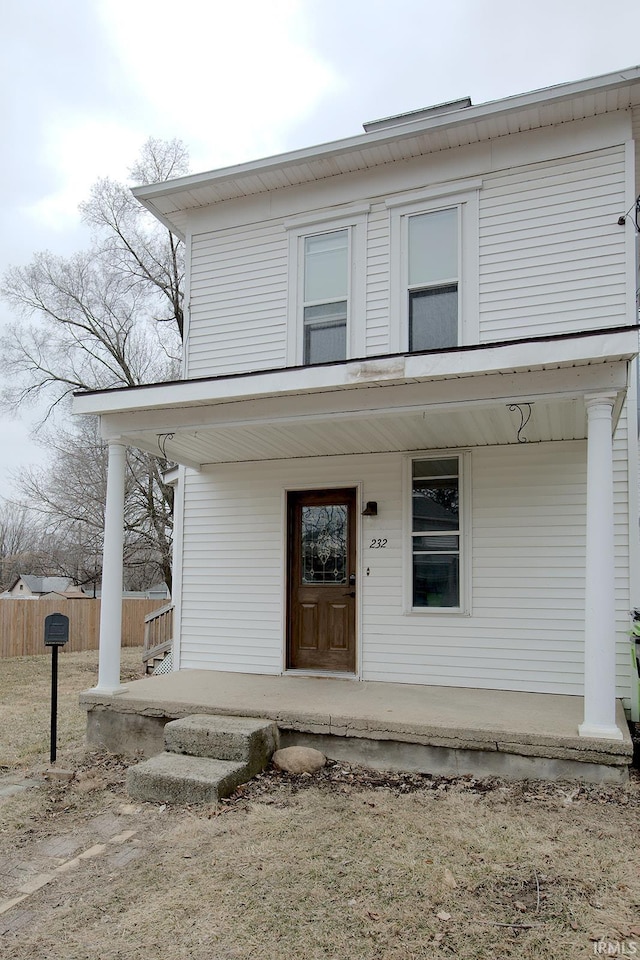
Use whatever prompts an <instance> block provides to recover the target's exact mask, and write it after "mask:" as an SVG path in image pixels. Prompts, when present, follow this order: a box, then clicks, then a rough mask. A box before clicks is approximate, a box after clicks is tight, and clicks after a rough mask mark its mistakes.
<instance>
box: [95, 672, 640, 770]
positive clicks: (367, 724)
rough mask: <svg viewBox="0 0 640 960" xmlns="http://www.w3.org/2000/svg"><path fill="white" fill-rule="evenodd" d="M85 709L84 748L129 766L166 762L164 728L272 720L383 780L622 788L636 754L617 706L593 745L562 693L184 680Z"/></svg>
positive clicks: (578, 707)
mask: <svg viewBox="0 0 640 960" xmlns="http://www.w3.org/2000/svg"><path fill="white" fill-rule="evenodd" d="M80 704H81V706H83V707H84V709H86V711H87V743H88V744H89V745H92V746H104V747H106V748H107V749H109V750H111V751H113V752H115V753H123V754H128V755H135V754H138V755H139V754H143V755H145V756H152V755H154V754H155V753H159V752H161V750H162V749H163V745H162V730H163V727H164V724H165V723H166V722H167V721H168V720H173V719H176V718H179V717H184V716H188V715H190V714H197V713H206V714H222V715H224V714H226V715H235V716H247V717H264V718H266V719H270V720H275V721H276V723H277V724H278V728H279V730H280V740H281V745H291V744H294V743H295V744H302V745H307V746H315V747H318V748H319V749H321V750H322V751H323V752H324V753H325V754H326V755H327V756H328V757H331V758H332V759H336V760H347V761H351V762H354V763H363V764H365V765H368V766H371V767H377V768H378V769H393V770H412V771H422V772H426V773H435V774H457V775H460V774H470V775H474V776H503V777H510V778H515V779H560V780H565V779H568V780H585V781H590V782H603V781H614V782H615V781H618V782H623V781H624V780H626V779H627V778H628V769H629V765H630V763H631V760H632V755H633V745H632V742H631V738H630V736H629V731H628V726H627V722H626V719H625V715H624V710H623V708H622V704H621V703H618V705H617V711H618V712H617V723H618V726H619V728H620V730H621V731H622V733H623V739H622V740H620V741H612V740H597V739H589V738H584V737H579V736H578V725H579V723H580V722H581V721H582V698H581V697H573V696H564V695H558V694H537V693H520V692H514V691H504V690H478V689H469V688H462V687H435V686H422V685H417V684H404V683H380V682H371V681H364V682H356V681H353V680H343V679H337V678H333V677H309V676H304V677H303V676H294V675H291V674H287V675H284V676H262V675H257V674H240V673H226V672H221V671H211V670H182V671H179V672H175V673H170V674H166V675H164V676H156V677H148V678H145V679H143V680H135V681H133V682H131V683H127V684H124V685H123V686H122V688H121V689H120V690H119V691H118V692H117V693H114V694H103V693H98V692H96V691H95V690H88V691H86V692H85V693H83V694H81V696H80Z"/></svg>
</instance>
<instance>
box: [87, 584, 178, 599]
mask: <svg viewBox="0 0 640 960" xmlns="http://www.w3.org/2000/svg"><path fill="white" fill-rule="evenodd" d="M93 595H94V592H93V587H92V588H91V596H93ZM95 596H96V597H97V598H98V599H100V598H101V597H102V587H99V586H97V587H96V589H95ZM122 597H123V599H126V600H136V599H137V600H169V599H170V594H169V588H168V587H167V585H166V583H154V584H153V586H151V587H147V589H146V590H123V591H122Z"/></svg>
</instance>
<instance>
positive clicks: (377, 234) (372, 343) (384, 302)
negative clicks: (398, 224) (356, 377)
mask: <svg viewBox="0 0 640 960" xmlns="http://www.w3.org/2000/svg"><path fill="white" fill-rule="evenodd" d="M388 352H389V211H388V210H387V208H386V207H385V206H384V204H381V203H378V204H376V205H375V206H373V207H372V209H371V213H370V214H369V221H368V229H367V329H366V353H367V356H380V355H381V354H384V353H388Z"/></svg>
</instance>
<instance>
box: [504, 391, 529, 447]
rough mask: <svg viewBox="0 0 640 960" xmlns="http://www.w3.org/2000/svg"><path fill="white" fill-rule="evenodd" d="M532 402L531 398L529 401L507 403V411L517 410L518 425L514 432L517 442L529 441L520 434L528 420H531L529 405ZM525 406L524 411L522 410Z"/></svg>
mask: <svg viewBox="0 0 640 960" xmlns="http://www.w3.org/2000/svg"><path fill="white" fill-rule="evenodd" d="M533 404H534V401H533V400H532V401H531V403H510V404H509V405H508V409H509V413H514V412H515V411H516V410H517V411H518V413H519V414H520V426H519V427H518V432H517V434H516V439H517V441H518V443H529V441H528V439H527V438H526V437H523V436H522V431H523V430H524V428H525V427H526V425H527V424H528V423H529V420H531V407H532V406H533ZM525 407H526V408H527V409H526V412H525V410H524V408H525Z"/></svg>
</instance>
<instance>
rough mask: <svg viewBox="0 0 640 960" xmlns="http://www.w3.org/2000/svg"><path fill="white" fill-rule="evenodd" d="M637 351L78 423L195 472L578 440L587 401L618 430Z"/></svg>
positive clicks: (227, 390)
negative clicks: (608, 402)
mask: <svg viewBox="0 0 640 960" xmlns="http://www.w3.org/2000/svg"><path fill="white" fill-rule="evenodd" d="M637 352H638V328H637V327H635V326H631V327H622V328H615V329H605V330H596V331H589V332H587V333H580V334H569V335H561V336H556V337H540V338H533V339H532V338H529V339H526V340H517V341H508V342H504V343H497V344H495V343H494V344H488V345H473V346H468V347H462V348H457V349H455V350H438V351H431V352H428V353H419V354H398V355H394V356H384V357H373V358H366V359H361V360H350V361H346V362H341V363H333V364H323V365H319V366H314V367H291V368H286V369H279V370H272V371H259V372H253V373H246V374H239V375H233V376H224V377H211V378H203V379H198V380H182V381H177V382H173V383H158V384H151V385H149V386H142V387H134V388H125V389H117V390H107V391H92V392H87V393H80V394H76V396H75V398H74V412H75V413H79V414H89V415H94V416H96V415H97V416H100V417H101V423H102V435H103V436H104V437H105V439H110V440H121V441H123V442H125V443H127V444H130V445H132V446H136V447H139V448H140V449H143V450H147V451H149V452H151V453H155V454H157V455H158V456H162V457H164V458H166V459H169V460H173V461H175V462H176V463H182V464H185V465H188V466H194V467H196V468H199V467H201V466H203V465H204V464H208V463H225V462H239V461H254V460H271V459H289V458H294V457H309V456H329V455H337V454H350V453H372V452H386V451H400V450H422V449H442V448H447V447H463V446H477V445H495V444H505V443H517V442H523V441H525V440H526V441H528V442H540V441H544V440H572V439H584V438H585V437H586V414H585V403H584V400H585V396H587V395H588V394H590V393H594V392H603V391H604V392H609V393H613V394H615V397H616V410H615V413H616V417H617V415H619V412H620V409H621V407H622V402H623V400H624V396H625V391H626V387H627V380H628V362H629V361H630V360H631V359H632V358H633V357H634V356H636V355H637ZM527 418H528V420H527ZM525 420H527V423H526V425H525V423H524V421H525Z"/></svg>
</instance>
